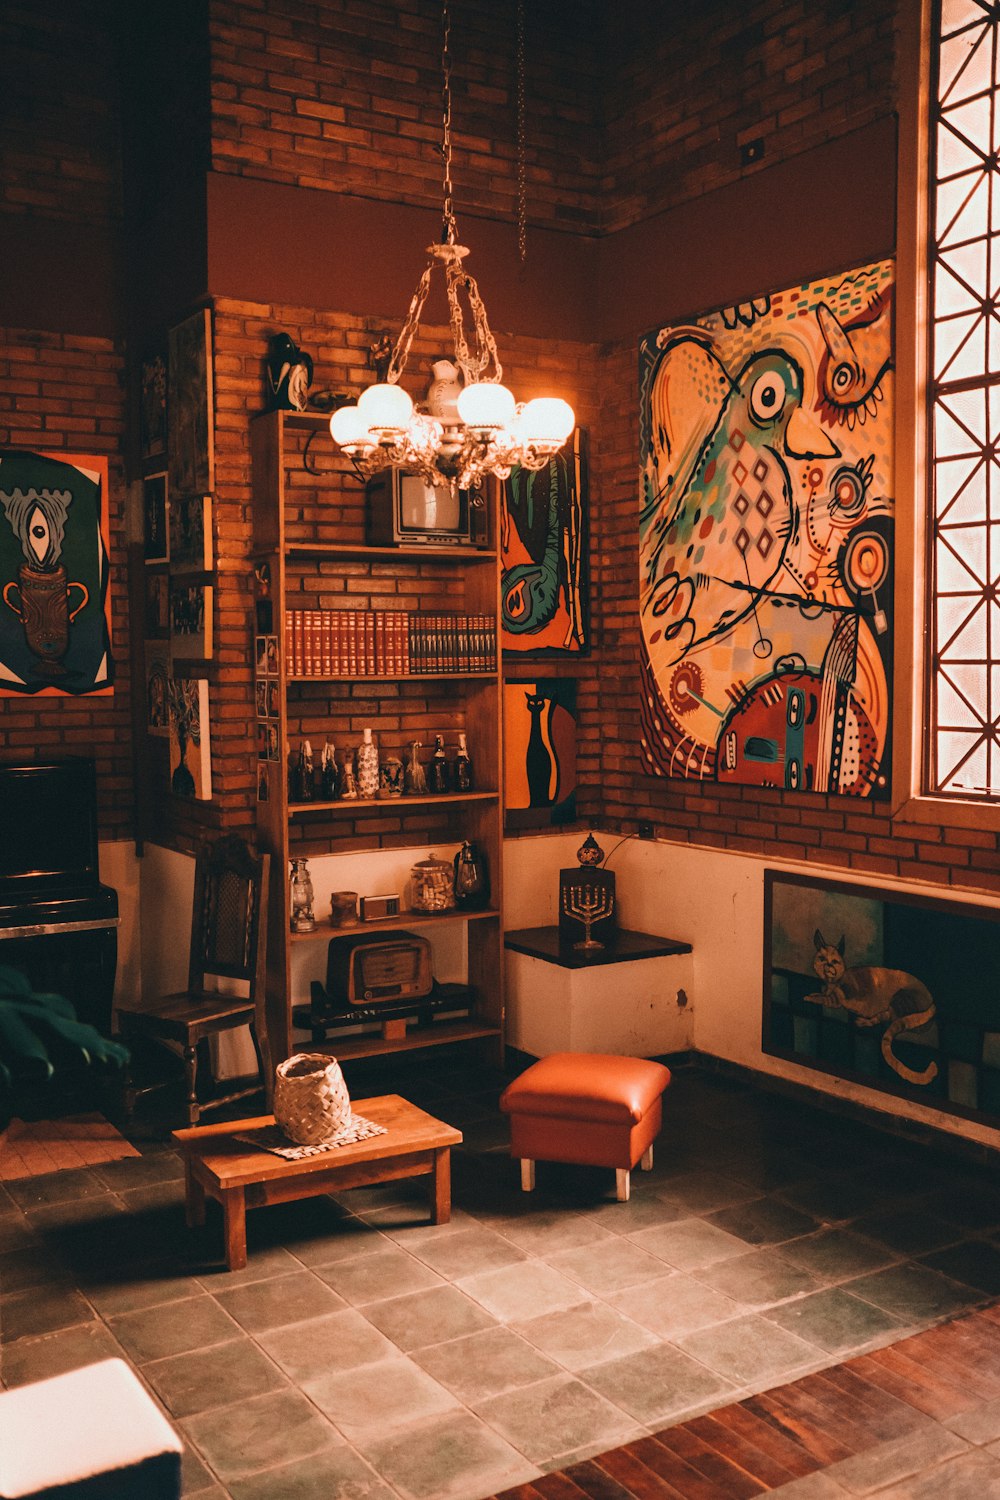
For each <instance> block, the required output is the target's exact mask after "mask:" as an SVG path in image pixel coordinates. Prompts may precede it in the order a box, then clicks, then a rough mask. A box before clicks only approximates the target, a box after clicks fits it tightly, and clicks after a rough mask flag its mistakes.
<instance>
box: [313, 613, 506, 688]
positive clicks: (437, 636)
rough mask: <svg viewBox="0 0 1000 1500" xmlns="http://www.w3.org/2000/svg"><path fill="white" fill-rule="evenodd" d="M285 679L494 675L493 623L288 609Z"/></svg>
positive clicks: (473, 617) (459, 617)
mask: <svg viewBox="0 0 1000 1500" xmlns="http://www.w3.org/2000/svg"><path fill="white" fill-rule="evenodd" d="M285 662H286V667H287V672H288V675H289V677H406V676H411V675H420V674H421V673H422V674H424V675H427V674H430V673H442V672H495V671H496V669H497V636H496V620H495V619H494V618H493V617H492V616H491V615H486V614H438V613H435V612H433V611H431V610H415V611H411V610H399V609H289V610H286V611H285Z"/></svg>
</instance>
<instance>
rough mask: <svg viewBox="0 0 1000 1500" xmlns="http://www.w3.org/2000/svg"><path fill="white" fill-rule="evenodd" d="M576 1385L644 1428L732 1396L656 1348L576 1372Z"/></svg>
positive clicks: (696, 1368) (703, 1372)
mask: <svg viewBox="0 0 1000 1500" xmlns="http://www.w3.org/2000/svg"><path fill="white" fill-rule="evenodd" d="M579 1373H580V1379H581V1380H582V1381H584V1382H585V1384H586V1385H588V1386H590V1387H591V1389H593V1390H595V1391H597V1392H598V1394H599V1395H601V1396H603V1397H605V1399H606V1400H608V1401H610V1402H612V1403H613V1404H614V1405H615V1406H619V1407H621V1409H622V1410H623V1411H625V1412H627V1413H628V1415H629V1416H630V1417H634V1418H635V1419H636V1421H638V1422H642V1423H643V1424H645V1425H647V1426H657V1427H659V1426H664V1425H666V1424H667V1423H668V1422H669V1421H670V1420H671V1419H672V1418H674V1417H676V1416H677V1415H679V1414H680V1413H681V1412H686V1411H689V1410H691V1409H692V1408H694V1407H698V1406H701V1405H702V1404H704V1403H705V1402H710V1403H711V1404H712V1405H720V1404H722V1403H724V1402H725V1401H726V1400H727V1399H729V1398H730V1397H731V1396H732V1395H733V1394H734V1389H733V1386H732V1385H731V1384H730V1383H729V1382H728V1381H727V1380H725V1379H724V1378H723V1377H722V1376H720V1375H718V1374H716V1373H714V1372H713V1371H712V1370H709V1369H706V1367H705V1366H704V1365H703V1364H700V1363H698V1362H697V1361H696V1360H694V1359H691V1358H689V1357H688V1356H687V1355H686V1354H684V1353H682V1352H681V1351H680V1350H679V1349H675V1348H672V1347H671V1346H670V1345H669V1344H657V1345H655V1346H654V1347H653V1348H649V1349H643V1350H640V1351H639V1352H638V1353H636V1354H629V1355H627V1356H625V1357H624V1358H622V1359H614V1360H611V1361H609V1362H608V1363H606V1364H600V1365H593V1366H589V1367H585V1368H582V1369H581V1370H580V1372H579Z"/></svg>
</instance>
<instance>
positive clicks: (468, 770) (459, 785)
mask: <svg viewBox="0 0 1000 1500" xmlns="http://www.w3.org/2000/svg"><path fill="white" fill-rule="evenodd" d="M455 790H456V792H471V791H472V761H471V760H470V759H469V752H468V750H467V748H466V744H465V735H464V734H463V733H460V734H459V736H458V754H457V756H456V757H455Z"/></svg>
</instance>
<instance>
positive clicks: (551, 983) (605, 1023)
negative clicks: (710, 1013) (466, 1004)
mask: <svg viewBox="0 0 1000 1500" xmlns="http://www.w3.org/2000/svg"><path fill="white" fill-rule="evenodd" d="M542 930H543V929H532V931H542ZM522 936H524V934H517V933H514V934H510V935H509V939H510V938H513V939H514V940H515V942H516V941H517V940H518V939H519V938H520V937H522ZM529 946H530V944H529ZM506 963H507V1041H508V1043H509V1045H510V1046H512V1047H516V1048H517V1049H518V1051H521V1052H527V1053H528V1054H530V1056H532V1057H546V1056H548V1054H549V1053H550V1052H610V1053H614V1054H616V1055H618V1056H623V1057H660V1056H662V1055H663V1054H664V1053H668V1052H683V1051H686V1050H687V1049H688V1048H689V1047H690V1046H691V1039H692V1018H691V1012H692V1006H691V1003H690V996H691V992H692V979H693V960H692V955H691V953H690V951H688V952H681V953H671V954H664V955H661V956H658V957H649V958H641V959H629V958H625V957H623V958H622V959H620V960H615V961H613V962H608V961H607V960H605V961H603V962H600V963H593V964H591V965H588V966H586V967H579V968H570V967H566V966H565V965H564V964H563V963H560V962H559V960H558V958H557V957H555V958H553V957H541V956H536V955H534V954H529V953H526V952H522V951H518V949H517V947H514V946H512V944H511V942H510V940H508V952H507V958H506ZM679 996H681V998H682V999H683V1002H684V1003H683V1004H680V1003H678V997H679Z"/></svg>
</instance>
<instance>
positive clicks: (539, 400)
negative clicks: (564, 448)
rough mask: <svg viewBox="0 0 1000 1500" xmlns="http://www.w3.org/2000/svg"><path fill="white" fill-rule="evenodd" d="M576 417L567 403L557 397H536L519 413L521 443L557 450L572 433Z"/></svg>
mask: <svg viewBox="0 0 1000 1500" xmlns="http://www.w3.org/2000/svg"><path fill="white" fill-rule="evenodd" d="M575 421H576V417H575V416H574V414H573V408H572V407H571V406H570V404H569V402H568V401H563V400H562V399H561V398H560V397H559V396H536V397H535V398H534V400H533V401H528V402H527V403H526V405H525V407H524V409H523V411H522V412H521V413H520V421H519V423H518V426H519V428H520V433H519V436H520V438H521V440H522V442H525V443H535V444H544V445H545V446H546V447H553V448H558V447H559V446H560V445H561V444H562V443H564V442H565V441H566V439H567V438H568V437H569V435H570V433H571V432H572V431H573V423H574V422H575Z"/></svg>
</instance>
